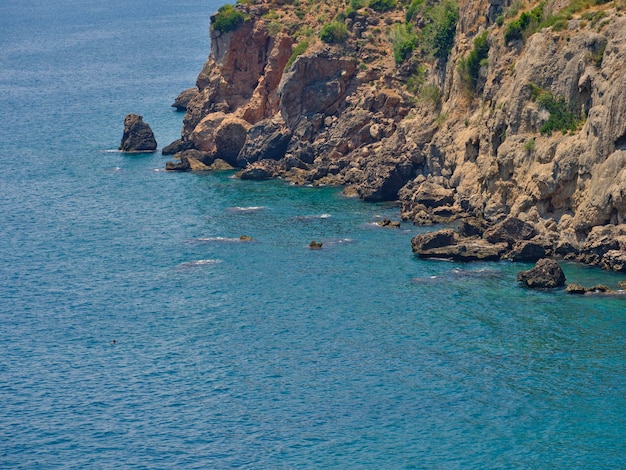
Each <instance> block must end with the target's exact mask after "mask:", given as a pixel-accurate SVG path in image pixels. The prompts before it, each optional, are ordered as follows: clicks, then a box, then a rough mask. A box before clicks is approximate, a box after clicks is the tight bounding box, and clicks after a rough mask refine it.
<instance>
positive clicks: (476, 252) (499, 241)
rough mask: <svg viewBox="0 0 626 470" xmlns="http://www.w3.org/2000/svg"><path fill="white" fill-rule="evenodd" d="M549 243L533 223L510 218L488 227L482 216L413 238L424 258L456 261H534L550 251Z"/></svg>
mask: <svg viewBox="0 0 626 470" xmlns="http://www.w3.org/2000/svg"><path fill="white" fill-rule="evenodd" d="M546 245H548V242H545V241H544V240H543V239H542V238H540V237H538V236H537V231H536V229H535V228H534V226H533V225H531V224H529V223H526V222H523V221H522V220H520V219H517V218H515V217H509V218H507V219H505V220H504V221H502V222H500V223H498V224H496V225H495V226H493V227H491V228H489V229H485V223H484V221H482V220H480V219H478V218H467V219H464V220H463V221H462V222H461V223H460V225H459V227H458V228H457V230H456V231H455V230H453V229H444V230H439V231H436V232H430V233H425V234H421V235H417V236H415V237H414V238H413V240H412V241H411V246H412V249H413V252H414V253H416V254H417V255H418V256H420V257H422V258H448V259H452V260H455V261H477V260H481V261H493V260H499V259H508V260H512V261H526V262H534V261H537V260H539V259H541V258H544V257H545V256H547V255H548V254H549V253H550V250H549V248H546Z"/></svg>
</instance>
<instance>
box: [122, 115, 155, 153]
mask: <svg viewBox="0 0 626 470" xmlns="http://www.w3.org/2000/svg"><path fill="white" fill-rule="evenodd" d="M156 148H157V143H156V140H155V138H154V133H153V132H152V129H151V128H150V126H149V125H148V124H147V123H145V122H143V117H142V116H138V115H137V114H129V115H128V116H126V118H125V119H124V134H123V136H122V143H121V144H120V146H119V150H121V151H122V152H155V151H156Z"/></svg>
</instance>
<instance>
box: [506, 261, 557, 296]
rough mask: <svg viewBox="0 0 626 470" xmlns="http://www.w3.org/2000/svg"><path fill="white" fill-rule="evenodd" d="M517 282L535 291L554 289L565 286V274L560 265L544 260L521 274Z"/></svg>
mask: <svg viewBox="0 0 626 470" xmlns="http://www.w3.org/2000/svg"><path fill="white" fill-rule="evenodd" d="M517 281H518V282H521V283H522V284H524V285H526V286H527V287H530V288H533V289H552V288H555V287H562V286H564V285H565V274H564V273H563V270H562V269H561V266H560V265H559V263H557V262H556V261H555V260H553V259H549V258H544V259H540V260H539V261H537V264H536V265H535V267H534V268H532V269H529V270H528V271H521V272H519V273H518V275H517Z"/></svg>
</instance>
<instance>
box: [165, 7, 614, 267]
mask: <svg viewBox="0 0 626 470" xmlns="http://www.w3.org/2000/svg"><path fill="white" fill-rule="evenodd" d="M625 66H626V2H625V1H624V0H616V1H611V2H607V1H604V0H574V1H569V2H568V1H564V0H548V1H544V2H541V3H540V2H535V1H529V2H523V1H513V2H512V1H511V0H477V1H469V0H458V1H455V0H443V1H430V2H429V1H426V0H412V1H410V0H406V1H396V0H351V1H350V2H345V1H335V0H331V1H328V2H324V3H322V2H318V1H314V0H274V1H263V0H261V1H259V0H256V1H255V0H250V1H248V2H242V3H239V4H237V5H235V6H230V5H227V6H224V7H222V8H221V9H220V10H219V11H218V12H217V13H216V14H215V15H213V16H212V17H211V53H210V56H209V58H208V60H207V62H206V64H205V66H204V67H203V69H202V71H201V72H200V74H199V76H198V78H197V81H196V86H195V87H194V88H192V89H189V90H186V91H185V92H183V93H182V94H181V96H179V98H178V99H177V100H176V103H175V106H176V107H177V109H183V110H185V112H186V114H185V118H184V124H183V129H182V134H181V138H180V139H179V140H177V141H176V142H173V143H172V144H171V145H169V146H168V147H166V148H165V149H164V153H165V154H168V155H173V156H175V157H176V159H177V160H178V161H176V162H170V163H168V169H171V170H206V169H212V168H218V169H219V168H236V169H239V170H240V172H239V175H240V177H241V178H248V179H266V178H284V179H286V180H289V181H291V182H293V183H295V184H309V185H341V186H343V187H344V192H345V193H346V194H347V195H353V196H358V197H360V198H362V199H363V200H365V201H388V200H398V201H399V203H400V205H401V213H402V218H403V219H404V220H406V221H410V222H413V223H415V224H418V225H431V224H447V225H446V228H444V229H443V230H438V231H436V232H433V233H428V234H424V235H420V236H418V237H416V238H415V239H414V240H413V250H414V252H415V253H417V254H418V255H419V256H424V257H446V258H454V259H458V260H474V259H479V260H480V259H483V260H491V259H512V260H520V261H537V260H539V259H541V258H545V257H552V256H563V257H566V258H569V259H574V260H577V261H580V262H583V263H586V264H591V265H598V266H601V267H602V268H605V269H610V270H613V271H621V272H626V223H625V218H626V74H625V73H624V71H625ZM450 227H454V228H450Z"/></svg>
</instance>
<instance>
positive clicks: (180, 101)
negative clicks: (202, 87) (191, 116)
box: [172, 87, 199, 111]
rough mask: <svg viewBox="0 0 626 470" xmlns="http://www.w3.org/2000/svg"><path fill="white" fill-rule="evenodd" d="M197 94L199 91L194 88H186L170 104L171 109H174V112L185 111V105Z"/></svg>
mask: <svg viewBox="0 0 626 470" xmlns="http://www.w3.org/2000/svg"><path fill="white" fill-rule="evenodd" d="M198 93H199V91H198V89H197V88H195V87H193V88H187V89H186V90H185V91H182V92H181V93H180V94H179V95H178V96H177V97H176V99H175V100H174V103H173V104H172V108H176V111H187V105H188V104H189V102H190V101H191V100H192V99H194V98H195V97H196V96H198Z"/></svg>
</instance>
